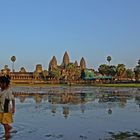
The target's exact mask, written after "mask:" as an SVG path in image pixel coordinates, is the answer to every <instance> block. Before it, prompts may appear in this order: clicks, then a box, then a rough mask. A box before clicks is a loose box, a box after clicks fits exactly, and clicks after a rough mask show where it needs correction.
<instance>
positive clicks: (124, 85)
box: [94, 84, 140, 87]
mask: <svg viewBox="0 0 140 140" xmlns="http://www.w3.org/2000/svg"><path fill="white" fill-rule="evenodd" d="M94 86H99V87H140V84H96V85H94Z"/></svg>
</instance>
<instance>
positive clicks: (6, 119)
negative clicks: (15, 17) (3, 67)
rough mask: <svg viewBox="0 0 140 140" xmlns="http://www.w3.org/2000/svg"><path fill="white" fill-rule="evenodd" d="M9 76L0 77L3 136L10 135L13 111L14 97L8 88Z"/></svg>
mask: <svg viewBox="0 0 140 140" xmlns="http://www.w3.org/2000/svg"><path fill="white" fill-rule="evenodd" d="M9 86H10V77H9V76H1V77H0V88H1V91H0V123H1V124H2V125H3V127H4V130H5V135H4V136H5V138H8V137H10V130H11V129H12V126H11V125H10V124H11V123H12V122H13V113H15V99H14V95H13V94H12V90H11V89H10V87H9Z"/></svg>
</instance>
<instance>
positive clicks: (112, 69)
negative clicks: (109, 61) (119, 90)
mask: <svg viewBox="0 0 140 140" xmlns="http://www.w3.org/2000/svg"><path fill="white" fill-rule="evenodd" d="M116 69H117V68H116V66H114V65H111V66H109V69H108V73H109V75H110V76H113V77H114V76H115V75H116V74H117V70H116Z"/></svg>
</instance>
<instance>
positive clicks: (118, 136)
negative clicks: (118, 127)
mask: <svg viewBox="0 0 140 140" xmlns="http://www.w3.org/2000/svg"><path fill="white" fill-rule="evenodd" d="M109 134H110V135H111V138H110V140H126V139H128V138H135V139H136V140H137V139H140V133H138V132H128V131H126V132H118V133H113V132H109Z"/></svg>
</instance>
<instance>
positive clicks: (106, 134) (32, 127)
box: [0, 86, 140, 140]
mask: <svg viewBox="0 0 140 140" xmlns="http://www.w3.org/2000/svg"><path fill="white" fill-rule="evenodd" d="M13 93H14V94H15V98H16V113H15V115H14V120H15V121H14V123H13V127H14V129H16V130H17V133H16V134H11V135H12V136H11V138H10V139H11V140H19V139H20V140H25V139H26V140H31V139H33V140H115V139H128V138H129V139H132V138H135V139H140V122H139V119H140V88H103V87H102V88H100V87H66V86H64V87H63V86H56V87H24V86H23V87H13ZM3 133H4V132H3V128H2V127H0V135H3ZM117 134H118V137H117ZM119 134H120V136H119ZM122 134H123V136H121V135H122ZM126 134H127V135H126Z"/></svg>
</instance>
